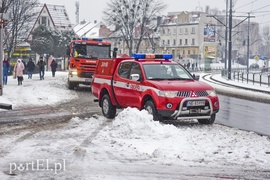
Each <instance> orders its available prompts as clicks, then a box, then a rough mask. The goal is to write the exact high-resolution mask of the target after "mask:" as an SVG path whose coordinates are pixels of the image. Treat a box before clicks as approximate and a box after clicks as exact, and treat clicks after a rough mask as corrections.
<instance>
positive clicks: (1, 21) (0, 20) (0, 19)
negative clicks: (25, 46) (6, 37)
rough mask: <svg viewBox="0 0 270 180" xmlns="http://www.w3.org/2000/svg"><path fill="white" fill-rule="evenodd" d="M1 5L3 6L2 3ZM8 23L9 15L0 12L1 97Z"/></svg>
mask: <svg viewBox="0 0 270 180" xmlns="http://www.w3.org/2000/svg"><path fill="white" fill-rule="evenodd" d="M0 3H1V1H0ZM0 5H2V3H1V4H0ZM2 9H3V8H2V7H0V10H1V11H2ZM6 21H7V13H3V12H0V75H1V76H0V96H2V95H3V59H4V50H3V28H4V25H5V22H6Z"/></svg>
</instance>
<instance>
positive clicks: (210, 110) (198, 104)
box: [91, 54, 219, 124]
mask: <svg viewBox="0 0 270 180" xmlns="http://www.w3.org/2000/svg"><path fill="white" fill-rule="evenodd" d="M171 58H172V55H171V54H159V55H155V54H133V58H127V57H126V58H114V59H100V60H99V61H98V64H97V68H96V71H95V74H94V78H93V80H92V87H91V88H92V93H93V95H94V96H95V97H97V98H98V101H99V106H100V107H101V108H102V113H103V115H104V116H105V117H107V118H114V117H115V115H116V109H117V108H126V107H135V108H138V109H140V110H141V109H146V110H147V111H148V112H149V113H150V114H152V115H153V119H155V120H162V119H168V118H169V119H197V120H198V121H199V123H201V124H212V123H214V121H215V117H216V113H217V112H218V111H219V99H218V97H217V95H216V93H215V89H214V88H213V87H211V86H210V85H208V84H206V83H204V82H201V81H199V77H197V76H195V75H191V74H190V73H189V71H187V70H186V69H185V68H184V67H183V66H182V65H180V64H178V63H176V62H173V61H170V59H171Z"/></svg>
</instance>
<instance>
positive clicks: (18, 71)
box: [14, 59, 24, 85]
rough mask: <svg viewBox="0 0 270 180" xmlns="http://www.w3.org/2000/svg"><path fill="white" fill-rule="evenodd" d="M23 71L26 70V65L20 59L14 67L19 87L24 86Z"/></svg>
mask: <svg viewBox="0 0 270 180" xmlns="http://www.w3.org/2000/svg"><path fill="white" fill-rule="evenodd" d="M23 70H24V64H23V63H22V60H21V59H18V60H17V63H16V65H15V66H14V72H15V74H16V76H17V79H18V85H22V81H23Z"/></svg>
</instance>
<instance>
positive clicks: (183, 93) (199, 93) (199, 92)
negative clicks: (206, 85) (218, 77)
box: [177, 91, 208, 97]
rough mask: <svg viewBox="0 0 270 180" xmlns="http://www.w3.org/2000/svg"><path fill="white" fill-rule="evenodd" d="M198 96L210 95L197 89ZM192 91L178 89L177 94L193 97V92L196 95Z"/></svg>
mask: <svg viewBox="0 0 270 180" xmlns="http://www.w3.org/2000/svg"><path fill="white" fill-rule="evenodd" d="M194 93H195V94H196V95H197V96H198V97H204V96H208V93H207V92H206V91H195V92H194ZM194 93H192V91H178V93H177V96H179V97H191V94H192V95H194Z"/></svg>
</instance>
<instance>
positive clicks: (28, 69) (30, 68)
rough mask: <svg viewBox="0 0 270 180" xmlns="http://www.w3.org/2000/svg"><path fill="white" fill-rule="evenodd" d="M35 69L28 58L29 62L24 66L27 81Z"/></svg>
mask: <svg viewBox="0 0 270 180" xmlns="http://www.w3.org/2000/svg"><path fill="white" fill-rule="evenodd" d="M35 67H36V65H35V63H34V62H33V59H32V58H29V61H28V63H27V65H26V69H27V74H28V79H32V74H33V71H34V69H35Z"/></svg>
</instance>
